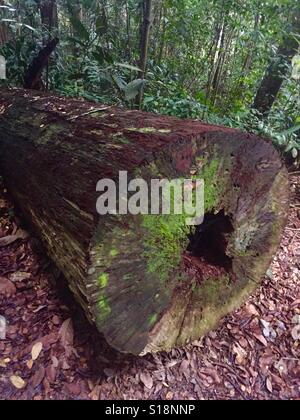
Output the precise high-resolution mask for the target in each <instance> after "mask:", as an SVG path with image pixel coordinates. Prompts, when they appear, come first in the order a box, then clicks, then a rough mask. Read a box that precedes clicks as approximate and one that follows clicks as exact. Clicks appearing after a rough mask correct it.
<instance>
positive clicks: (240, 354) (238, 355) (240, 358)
mask: <svg viewBox="0 0 300 420" xmlns="http://www.w3.org/2000/svg"><path fill="white" fill-rule="evenodd" d="M232 352H233V354H235V361H236V363H237V364H238V365H243V364H244V363H245V359H246V357H247V352H246V351H245V350H244V349H243V348H242V347H241V346H240V345H239V344H234V345H233V348H232Z"/></svg>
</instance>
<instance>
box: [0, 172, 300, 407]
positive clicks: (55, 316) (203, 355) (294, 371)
mask: <svg viewBox="0 0 300 420" xmlns="http://www.w3.org/2000/svg"><path fill="white" fill-rule="evenodd" d="M291 189H292V197H293V200H292V205H291V209H290V214H289V222H288V226H287V228H286V230H285V233H284V236H283V238H282V242H281V246H280V248H279V250H278V253H277V255H276V256H275V258H274V260H273V263H272V265H271V267H270V270H269V271H268V273H267V275H266V277H265V278H264V279H263V281H262V284H261V286H260V287H259V289H258V290H257V292H256V293H254V294H253V295H252V296H251V297H250V298H249V299H248V300H247V302H246V303H245V304H244V305H243V306H242V307H241V308H240V309H238V310H237V311H235V312H234V313H233V314H231V315H229V316H227V317H225V318H224V319H223V321H222V322H221V323H220V325H219V327H218V328H217V329H216V330H215V331H211V332H210V333H209V334H207V335H206V336H205V337H203V338H202V339H200V340H198V341H195V342H194V343H193V344H191V345H188V346H186V347H185V348H181V349H174V350H172V351H171V352H170V353H160V354H155V355H147V356H145V357H143V358H135V357H133V356H123V355H120V354H118V353H117V352H116V351H114V350H113V349H111V348H110V347H109V346H108V345H107V344H106V342H105V340H104V339H102V338H101V337H99V334H98V333H97V332H96V331H95V329H94V327H93V326H91V325H89V324H88V322H87V321H86V319H85V317H84V316H83V314H82V311H81V309H80V308H79V307H78V305H77V304H76V303H74V300H73V298H72V297H71V296H70V293H69V292H68V289H67V287H66V284H65V280H64V278H63V277H62V276H61V275H59V273H57V270H56V269H55V268H54V267H53V266H52V264H51V263H50V262H49V260H48V259H47V258H46V257H45V254H44V252H43V249H42V248H41V246H40V244H39V242H38V241H37V240H36V239H35V238H33V237H32V236H29V235H28V234H27V233H26V227H24V226H22V225H21V222H20V220H21V219H20V217H18V216H17V214H16V213H15V211H14V210H13V206H12V203H11V201H10V199H9V197H8V194H7V192H6V191H5V189H4V186H3V185H1V188H0V203H1V205H0V316H1V317H2V318H1V320H2V321H1V328H2V330H1V331H2V337H5V338H3V339H0V399H11V400H16V399H25V400H31V399H33V400H41V399H59V400H66V399H73V400H80V399H90V400H98V399H155V400H162V399H166V400H176V399H184V400H197V399H244V400H247V399H299V398H300V281H299V280H300V177H299V176H298V177H297V176H293V177H291Z"/></svg>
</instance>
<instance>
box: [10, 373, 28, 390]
mask: <svg viewBox="0 0 300 420" xmlns="http://www.w3.org/2000/svg"><path fill="white" fill-rule="evenodd" d="M9 379H10V382H11V383H12V384H13V386H14V387H15V388H17V389H23V388H25V386H26V382H25V381H24V380H23V379H22V378H21V377H20V376H18V375H12V376H11V377H10V378H9Z"/></svg>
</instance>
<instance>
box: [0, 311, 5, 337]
mask: <svg viewBox="0 0 300 420" xmlns="http://www.w3.org/2000/svg"><path fill="white" fill-rule="evenodd" d="M5 339H6V319H5V318H4V316H2V315H0V340H5Z"/></svg>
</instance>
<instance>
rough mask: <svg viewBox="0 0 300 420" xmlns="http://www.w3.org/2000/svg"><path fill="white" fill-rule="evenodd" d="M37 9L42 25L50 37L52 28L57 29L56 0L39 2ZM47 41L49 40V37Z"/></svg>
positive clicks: (41, 0)
mask: <svg viewBox="0 0 300 420" xmlns="http://www.w3.org/2000/svg"><path fill="white" fill-rule="evenodd" d="M39 7H40V13H41V21H42V25H43V26H44V28H45V29H46V30H47V31H48V32H49V34H50V35H51V32H52V30H53V29H54V28H56V29H57V28H58V12H57V4H56V0H40V2H39ZM47 39H49V35H48V37H47Z"/></svg>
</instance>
